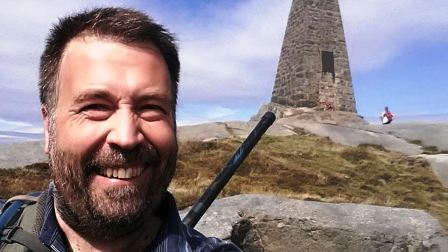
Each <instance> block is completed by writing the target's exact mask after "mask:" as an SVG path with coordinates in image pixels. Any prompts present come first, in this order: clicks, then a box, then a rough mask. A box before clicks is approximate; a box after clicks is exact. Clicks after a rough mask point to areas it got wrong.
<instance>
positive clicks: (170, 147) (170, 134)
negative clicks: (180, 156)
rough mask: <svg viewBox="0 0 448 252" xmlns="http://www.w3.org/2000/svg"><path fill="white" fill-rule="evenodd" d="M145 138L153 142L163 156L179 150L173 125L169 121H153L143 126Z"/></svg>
mask: <svg viewBox="0 0 448 252" xmlns="http://www.w3.org/2000/svg"><path fill="white" fill-rule="evenodd" d="M142 131H143V134H144V136H145V138H146V139H147V140H148V141H149V142H151V143H152V144H153V145H154V146H155V147H156V148H157V150H158V151H159V153H160V155H162V156H163V157H165V158H166V157H167V156H169V155H170V154H171V153H172V152H175V151H177V143H176V135H175V133H174V129H173V126H172V125H170V124H169V123H167V122H158V123H152V124H151V125H145V126H143V127H142Z"/></svg>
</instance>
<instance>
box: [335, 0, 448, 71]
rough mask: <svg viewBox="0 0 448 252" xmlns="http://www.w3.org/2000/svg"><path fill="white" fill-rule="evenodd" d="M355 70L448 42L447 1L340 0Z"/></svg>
mask: <svg viewBox="0 0 448 252" xmlns="http://www.w3.org/2000/svg"><path fill="white" fill-rule="evenodd" d="M340 7H341V12H342V18H343V21H344V29H345V34H346V40H347V46H348V52H349V56H350V65H351V67H352V71H368V70H370V69H374V68H378V67H381V66H382V65H383V64H385V63H387V62H388V61H390V60H392V59H393V58H394V57H396V56H397V55H399V54H400V53H402V52H403V51H405V50H408V49H409V48H410V47H411V46H414V45H415V44H417V43H431V42H440V41H442V42H443V43H447V42H448V19H447V18H446V17H447V13H448V1H446V0H432V1H421V0H394V1H389V0H381V1H380V0H363V1H359V0H340Z"/></svg>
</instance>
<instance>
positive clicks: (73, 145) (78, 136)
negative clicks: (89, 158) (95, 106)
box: [56, 120, 106, 155]
mask: <svg viewBox="0 0 448 252" xmlns="http://www.w3.org/2000/svg"><path fill="white" fill-rule="evenodd" d="M104 132H106V131H105V129H104V126H102V125H101V124H98V123H78V122H77V121H69V120H65V121H63V120H61V121H60V122H59V123H57V124H56V142H57V144H58V146H59V147H60V148H62V149H65V150H69V151H70V152H71V153H73V154H78V155H83V154H85V153H87V152H90V151H92V150H94V149H95V147H96V146H97V145H98V144H99V143H100V142H101V141H102V140H103V139H104V136H105V135H106V134H105V133H104Z"/></svg>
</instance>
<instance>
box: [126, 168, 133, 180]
mask: <svg viewBox="0 0 448 252" xmlns="http://www.w3.org/2000/svg"><path fill="white" fill-rule="evenodd" d="M132 176H133V174H132V168H128V169H126V176H125V177H126V178H132Z"/></svg>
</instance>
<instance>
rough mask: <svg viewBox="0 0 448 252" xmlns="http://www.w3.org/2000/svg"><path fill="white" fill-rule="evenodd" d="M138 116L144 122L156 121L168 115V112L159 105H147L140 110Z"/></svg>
mask: <svg viewBox="0 0 448 252" xmlns="http://www.w3.org/2000/svg"><path fill="white" fill-rule="evenodd" d="M138 114H139V115H140V117H141V118H143V119H144V120H148V121H154V120H158V119H160V118H161V117H162V116H163V115H166V114H167V112H166V110H165V109H164V108H163V107H162V106H159V105H157V104H145V105H143V106H141V107H140V108H139V109H138Z"/></svg>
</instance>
